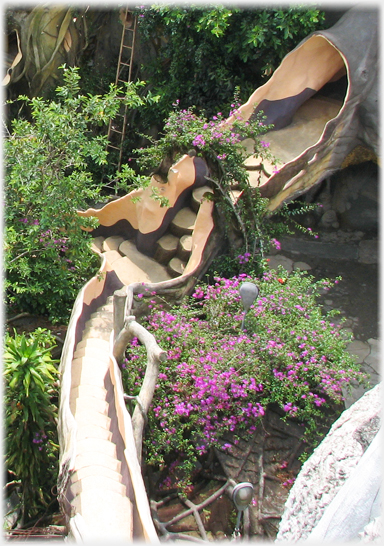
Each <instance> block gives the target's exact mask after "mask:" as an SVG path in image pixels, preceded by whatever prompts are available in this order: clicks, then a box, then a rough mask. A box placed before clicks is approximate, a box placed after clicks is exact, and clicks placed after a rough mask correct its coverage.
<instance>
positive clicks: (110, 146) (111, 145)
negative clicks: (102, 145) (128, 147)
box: [107, 144, 120, 152]
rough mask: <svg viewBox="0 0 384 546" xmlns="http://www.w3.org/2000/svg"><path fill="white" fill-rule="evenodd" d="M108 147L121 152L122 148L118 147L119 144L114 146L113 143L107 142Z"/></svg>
mask: <svg viewBox="0 0 384 546" xmlns="http://www.w3.org/2000/svg"><path fill="white" fill-rule="evenodd" d="M107 147H108V148H113V149H114V150H118V151H119V152H120V148H118V147H117V146H113V144H107Z"/></svg>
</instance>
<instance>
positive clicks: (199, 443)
mask: <svg viewBox="0 0 384 546" xmlns="http://www.w3.org/2000/svg"><path fill="white" fill-rule="evenodd" d="M284 273H285V275H286V272H284ZM244 281H248V282H255V283H256V284H257V286H258V287H259V289H260V295H259V297H258V299H257V300H256V301H255V302H254V304H253V305H252V306H251V309H250V311H249V312H248V314H247V316H246V319H245V330H241V323H242V319H243V307H242V303H241V298H240V295H239V287H240V285H241V283H242V282H244ZM334 282H335V283H337V282H339V279H336V280H335V281H334ZM332 285H333V282H331V281H330V280H322V281H318V282H314V281H313V278H312V277H311V276H308V275H306V274H303V273H302V272H299V271H296V272H294V273H292V274H290V275H289V276H285V277H283V270H280V271H279V272H274V271H269V272H267V273H265V274H264V275H263V276H262V278H261V279H255V278H252V277H250V276H248V275H246V274H243V275H240V276H239V277H234V278H231V279H225V278H219V277H218V278H216V279H215V283H214V284H213V285H198V286H197V287H196V289H195V292H194V294H193V296H192V297H190V298H189V299H188V300H187V301H186V302H185V304H184V305H182V306H181V307H178V308H173V309H171V310H165V309H161V308H159V307H156V308H155V307H154V308H153V309H152V312H151V314H150V316H149V317H148V319H147V325H146V326H147V327H148V329H149V330H150V331H151V332H152V333H153V334H154V336H155V337H156V339H157V341H158V343H159V345H160V346H161V347H162V348H163V349H164V350H167V352H168V360H167V361H166V363H165V364H163V365H162V369H161V373H160V374H159V378H158V385H157V390H156V391H155V397H154V400H153V405H152V411H151V412H150V415H149V426H148V429H147V436H146V439H145V446H146V451H147V462H148V463H149V464H153V465H160V466H161V465H163V464H164V463H165V462H167V463H169V457H170V455H171V454H176V455H177V456H178V457H179V458H180V460H182V461H183V462H184V470H185V471H186V472H187V475H188V472H192V469H193V467H194V466H195V462H196V460H197V459H198V457H199V456H200V455H202V454H204V453H206V452H207V451H208V450H209V448H210V447H211V446H215V445H216V446H218V445H219V443H218V440H219V438H220V437H221V436H222V435H223V433H224V432H225V431H240V430H243V431H248V432H250V433H251V432H252V431H254V430H255V429H256V427H257V426H258V425H259V424H260V420H261V418H262V416H263V415H264V414H265V412H266V410H267V408H268V406H269V405H271V404H274V405H276V404H277V405H278V406H279V408H280V409H281V410H282V411H283V412H284V414H285V418H294V419H297V420H298V421H299V422H302V423H303V424H304V426H303V435H304V437H305V438H306V439H307V441H308V449H309V446H310V445H313V443H314V442H315V441H316V432H317V431H318V427H319V423H321V421H322V419H323V416H324V412H325V411H326V410H327V408H329V407H330V406H331V407H334V405H336V406H339V407H340V409H341V408H342V402H343V394H342V387H346V386H348V384H349V383H350V382H351V380H357V381H363V380H364V376H363V375H362V374H361V373H360V371H359V366H358V365H357V364H356V363H355V361H354V360H353V358H352V357H351V356H350V354H349V353H348V352H347V351H346V350H345V347H346V339H345V336H344V335H343V336H341V335H340V326H336V325H335V324H334V323H332V314H330V313H329V314H328V315H327V316H323V314H322V309H321V307H320V305H318V304H317V301H316V298H317V295H318V293H319V290H320V289H321V290H329V289H330V288H331V287H332ZM151 305H152V304H151ZM145 362H146V356H145V351H144V350H143V348H142V347H140V345H139V344H138V342H137V340H134V342H133V343H132V345H131V346H130V347H129V350H128V354H127V359H126V361H125V363H124V368H125V369H124V370H123V380H124V383H125V388H126V389H127V391H126V392H129V393H132V392H135V393H137V390H138V387H139V385H140V384H141V380H142V377H143V374H144V370H145ZM225 448H229V446H224V449H225ZM189 476H190V474H189Z"/></svg>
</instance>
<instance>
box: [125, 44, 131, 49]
mask: <svg viewBox="0 0 384 546" xmlns="http://www.w3.org/2000/svg"><path fill="white" fill-rule="evenodd" d="M123 47H125V49H132V46H130V45H124V44H123Z"/></svg>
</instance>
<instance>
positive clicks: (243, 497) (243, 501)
mask: <svg viewBox="0 0 384 546" xmlns="http://www.w3.org/2000/svg"><path fill="white" fill-rule="evenodd" d="M249 284H250V283H249ZM253 493H254V490H253V485H252V484H251V483H250V482H242V483H238V484H237V485H235V487H234V488H233V491H232V501H233V504H234V505H235V506H236V508H237V510H238V514H237V520H236V527H235V530H234V533H233V536H234V538H235V539H236V538H237V537H239V536H240V520H241V516H242V514H243V513H244V510H246V509H247V508H248V506H249V505H250V503H251V501H252V499H253Z"/></svg>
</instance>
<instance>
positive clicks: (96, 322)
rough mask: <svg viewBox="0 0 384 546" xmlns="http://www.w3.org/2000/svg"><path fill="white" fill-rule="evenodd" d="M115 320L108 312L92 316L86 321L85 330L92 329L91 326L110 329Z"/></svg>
mask: <svg viewBox="0 0 384 546" xmlns="http://www.w3.org/2000/svg"><path fill="white" fill-rule="evenodd" d="M112 322H113V317H112V315H107V314H106V313H104V314H101V315H99V316H95V317H91V318H90V319H89V320H87V322H86V323H85V327H84V332H86V331H87V330H90V329H91V328H94V329H98V328H99V329H100V330H110V329H111V325H112Z"/></svg>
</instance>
